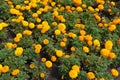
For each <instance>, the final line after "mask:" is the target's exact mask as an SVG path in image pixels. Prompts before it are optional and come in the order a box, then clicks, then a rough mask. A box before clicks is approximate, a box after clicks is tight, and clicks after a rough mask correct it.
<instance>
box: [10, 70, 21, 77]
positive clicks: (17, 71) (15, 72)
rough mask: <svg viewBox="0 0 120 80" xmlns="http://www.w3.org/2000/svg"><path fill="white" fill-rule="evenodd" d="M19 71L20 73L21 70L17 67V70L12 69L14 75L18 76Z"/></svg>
mask: <svg viewBox="0 0 120 80" xmlns="http://www.w3.org/2000/svg"><path fill="white" fill-rule="evenodd" d="M19 73H20V70H19V69H15V70H13V71H12V73H11V74H12V75H13V76H16V75H18V74H19Z"/></svg>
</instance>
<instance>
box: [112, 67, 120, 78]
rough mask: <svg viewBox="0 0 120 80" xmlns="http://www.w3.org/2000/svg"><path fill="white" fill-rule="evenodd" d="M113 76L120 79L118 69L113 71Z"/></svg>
mask: <svg viewBox="0 0 120 80" xmlns="http://www.w3.org/2000/svg"><path fill="white" fill-rule="evenodd" d="M111 74H112V75H113V76H114V77H118V76H119V72H118V71H117V70H116V69H111Z"/></svg>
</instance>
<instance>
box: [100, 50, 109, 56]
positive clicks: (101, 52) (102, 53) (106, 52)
mask: <svg viewBox="0 0 120 80" xmlns="http://www.w3.org/2000/svg"><path fill="white" fill-rule="evenodd" d="M109 53H110V51H109V50H107V49H101V51H100V54H101V55H102V56H104V57H108V56H109Z"/></svg>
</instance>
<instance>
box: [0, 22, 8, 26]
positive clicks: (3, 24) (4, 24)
mask: <svg viewBox="0 0 120 80" xmlns="http://www.w3.org/2000/svg"><path fill="white" fill-rule="evenodd" d="M0 24H1V26H3V27H8V24H7V23H4V22H2V23H0Z"/></svg>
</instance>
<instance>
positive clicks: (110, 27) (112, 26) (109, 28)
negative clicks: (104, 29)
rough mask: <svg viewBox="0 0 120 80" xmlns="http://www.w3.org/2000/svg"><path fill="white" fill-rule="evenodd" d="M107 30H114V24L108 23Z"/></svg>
mask: <svg viewBox="0 0 120 80" xmlns="http://www.w3.org/2000/svg"><path fill="white" fill-rule="evenodd" d="M108 30H109V31H114V30H116V25H114V24H112V25H110V26H109V27H108Z"/></svg>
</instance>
